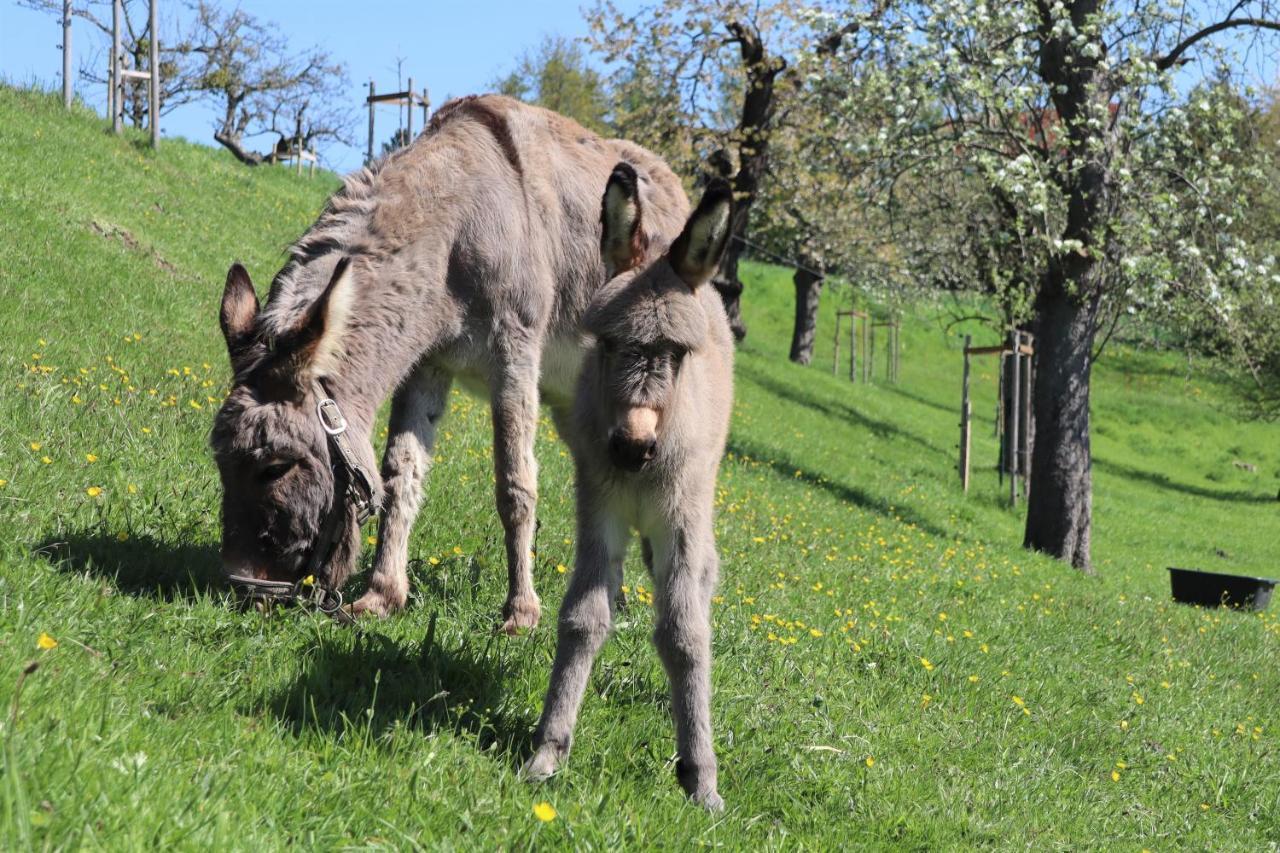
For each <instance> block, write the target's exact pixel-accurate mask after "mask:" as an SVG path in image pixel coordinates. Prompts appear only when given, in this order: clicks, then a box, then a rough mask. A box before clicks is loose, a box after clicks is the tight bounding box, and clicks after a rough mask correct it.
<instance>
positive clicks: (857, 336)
mask: <svg viewBox="0 0 1280 853" xmlns="http://www.w3.org/2000/svg"><path fill="white" fill-rule="evenodd" d="M844 317H848V318H849V381H850V382H857V381H858V353H859V352H861V353H862V371H863V376H862V381H863V382H866V381H867V373H866V371H867V367H866V366H867V342H868V338H867V324H868V323H870V322H871V318H870V317H869V316H868V315H867V314H865V313H863V312H862V311H854V310H852V309H850V310H847V311H837V312H836V341H835V343H836V345H835V353H834V354H833V355H832V356H831V375H832V376H835V375H836V371H837V370H838V369H839V366H840V320H841V319H842V318H844Z"/></svg>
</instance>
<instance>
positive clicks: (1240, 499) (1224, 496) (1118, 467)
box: [1093, 456, 1277, 504]
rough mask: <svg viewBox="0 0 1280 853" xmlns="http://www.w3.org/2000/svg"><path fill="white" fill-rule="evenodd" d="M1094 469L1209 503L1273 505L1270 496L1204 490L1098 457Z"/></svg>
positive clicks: (1238, 491)
mask: <svg viewBox="0 0 1280 853" xmlns="http://www.w3.org/2000/svg"><path fill="white" fill-rule="evenodd" d="M1093 464H1094V466H1095V467H1097V468H1100V469H1102V470H1103V471H1107V472H1108V473H1111V474H1115V475H1116V476H1118V477H1124V478H1126V479H1129V480H1139V481H1141V482H1144V483H1150V484H1151V485H1153V486H1156V487H1158V488H1161V489H1168V490H1169V491H1174V492H1182V493H1183V494H1184V495H1192V496H1193V497H1197V498H1206V499H1208V500H1211V501H1224V502H1228V503H1257V504H1264V503H1275V502H1276V500H1277V499H1276V497H1275V496H1274V495H1270V494H1259V493H1258V492H1246V491H1243V490H1240V489H1237V490H1235V491H1218V490H1216V489H1206V488H1205V487H1203V486H1193V485H1191V484H1189V483H1176V482H1174V481H1173V480H1170V479H1169V477H1168V476H1166V475H1165V474H1161V473H1159V472H1157V471H1143V470H1142V469H1141V468H1134V467H1133V466H1131V465H1125V464H1123V463H1120V462H1109V461H1107V460H1106V459H1102V458H1100V457H1098V456H1094V457H1093Z"/></svg>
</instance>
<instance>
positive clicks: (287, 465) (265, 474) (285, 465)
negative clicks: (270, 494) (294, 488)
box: [258, 462, 296, 483]
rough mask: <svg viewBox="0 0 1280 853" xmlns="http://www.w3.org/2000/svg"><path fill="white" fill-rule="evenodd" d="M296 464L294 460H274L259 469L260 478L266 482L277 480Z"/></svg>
mask: <svg viewBox="0 0 1280 853" xmlns="http://www.w3.org/2000/svg"><path fill="white" fill-rule="evenodd" d="M295 464H296V463H294V462H273V463H271V464H270V465H267V466H266V467H265V468H262V469H261V470H260V471H258V479H259V480H261V481H262V482H264V483H272V482H275V481H276V480H279V479H280V478H281V477H283V476H284V475H285V474H287V473H289V470H290V469H292V468H293V466H294V465H295Z"/></svg>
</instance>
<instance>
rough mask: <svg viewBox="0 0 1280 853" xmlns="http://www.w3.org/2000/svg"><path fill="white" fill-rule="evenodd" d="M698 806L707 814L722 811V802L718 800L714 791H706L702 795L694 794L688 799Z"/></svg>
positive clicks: (718, 796) (718, 797) (717, 795)
mask: <svg viewBox="0 0 1280 853" xmlns="http://www.w3.org/2000/svg"><path fill="white" fill-rule="evenodd" d="M689 799H691V800H693V801H694V802H695V803H697V804H698V805H700V806H702V807H703V808H704V809H706V810H707V811H709V812H722V811H724V800H722V799H720V795H719V794H717V793H716V792H715V791H707V792H705V793H702V794H694V795H692V796H690V797H689Z"/></svg>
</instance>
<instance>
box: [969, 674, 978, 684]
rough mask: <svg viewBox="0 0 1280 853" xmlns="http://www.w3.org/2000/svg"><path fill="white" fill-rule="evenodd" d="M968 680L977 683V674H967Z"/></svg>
mask: <svg viewBox="0 0 1280 853" xmlns="http://www.w3.org/2000/svg"><path fill="white" fill-rule="evenodd" d="M969 681H970V682H971V683H973V684H977V683H978V676H976V675H971V676H969Z"/></svg>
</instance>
